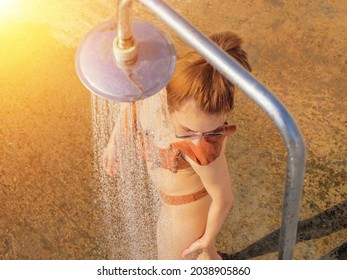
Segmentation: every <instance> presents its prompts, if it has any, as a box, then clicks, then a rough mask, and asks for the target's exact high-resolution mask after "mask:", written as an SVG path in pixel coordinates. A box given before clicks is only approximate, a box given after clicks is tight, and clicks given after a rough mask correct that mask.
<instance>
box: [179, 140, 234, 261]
mask: <svg viewBox="0 0 347 280" xmlns="http://www.w3.org/2000/svg"><path fill="white" fill-rule="evenodd" d="M225 145H226V139H225V140H224V143H223V149H222V152H221V154H220V156H219V157H218V158H217V159H216V160H214V161H213V162H211V163H210V164H208V165H206V166H200V165H198V164H197V163H195V162H194V161H192V160H191V159H190V158H188V157H187V160H188V162H189V163H190V164H191V166H192V167H193V169H194V170H195V172H196V173H197V174H198V175H199V176H200V178H201V180H202V182H203V184H204V186H205V188H206V190H207V191H208V193H209V195H210V196H211V198H212V202H211V206H210V209H209V212H208V216H207V224H206V229H205V233H204V235H203V236H202V237H201V238H200V239H199V240H197V241H195V242H194V243H192V244H191V246H189V248H187V249H186V250H184V252H183V256H186V255H188V254H191V253H193V252H199V253H200V252H204V253H207V254H209V253H213V252H214V254H216V250H215V240H216V236H217V234H218V232H219V230H220V229H221V227H222V225H223V223H224V220H225V218H226V217H227V215H228V213H229V210H230V209H231V208H232V206H233V193H232V188H231V182H230V177H229V171H228V165H227V161H226V158H225V154H224V151H225Z"/></svg>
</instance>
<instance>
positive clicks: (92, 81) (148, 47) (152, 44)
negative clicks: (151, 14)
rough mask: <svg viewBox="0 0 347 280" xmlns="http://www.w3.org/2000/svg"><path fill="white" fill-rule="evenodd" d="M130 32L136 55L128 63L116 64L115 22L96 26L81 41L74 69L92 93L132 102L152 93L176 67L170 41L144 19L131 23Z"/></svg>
mask: <svg viewBox="0 0 347 280" xmlns="http://www.w3.org/2000/svg"><path fill="white" fill-rule="evenodd" d="M132 29H133V37H134V38H135V39H134V40H135V43H136V52H133V53H132V57H131V58H129V61H130V62H129V63H122V62H121V61H119V57H121V58H122V56H119V53H118V55H117V53H116V52H115V47H114V44H116V40H117V38H118V35H119V34H118V33H119V30H117V21H116V20H110V21H108V22H105V23H102V24H100V25H98V26H97V27H95V28H94V29H92V30H91V31H90V32H89V33H88V34H87V35H86V36H85V38H84V40H83V41H82V42H81V44H80V46H79V47H78V50H77V55H76V70H77V74H78V76H79V78H80V79H81V81H82V83H83V84H84V85H85V86H86V87H87V88H88V89H89V90H90V91H91V92H92V93H94V94H96V95H98V96H101V97H103V98H106V99H109V100H112V101H121V102H133V101H136V100H141V99H145V98H147V97H150V96H152V95H154V94H156V93H157V92H159V91H160V90H161V89H162V88H163V87H165V85H166V84H167V83H168V81H169V80H170V78H171V76H172V74H173V72H174V70H175V66H176V52H175V48H174V46H173V44H172V42H171V40H170V39H169V38H168V36H166V35H165V34H164V33H162V32H161V31H159V30H157V29H156V28H155V27H154V26H153V25H152V24H150V23H149V22H146V21H144V20H138V19H137V20H133V21H132ZM120 51H122V50H121V49H120ZM123 58H124V56H123ZM125 58H126V56H125Z"/></svg>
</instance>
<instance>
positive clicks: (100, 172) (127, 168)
mask: <svg viewBox="0 0 347 280" xmlns="http://www.w3.org/2000/svg"><path fill="white" fill-rule="evenodd" d="M148 100H149V102H156V103H158V102H160V100H158V97H151V98H149V99H148ZM139 103H140V104H138V105H137V106H136V108H137V110H139V108H140V105H141V102H139ZM121 107H122V109H121ZM121 110H122V113H121ZM132 110H133V107H132V104H131V103H122V105H120V103H117V102H111V101H108V100H105V99H102V98H100V97H97V96H95V95H92V115H93V138H94V139H93V142H94V173H95V178H96V183H97V184H98V187H99V189H100V203H101V206H102V210H103V212H104V213H103V217H104V220H103V223H104V229H105V231H104V232H103V234H104V236H103V240H105V241H104V242H103V243H104V244H103V245H102V246H105V248H103V250H105V252H107V254H108V256H107V258H109V259H156V257H157V248H156V221H157V218H158V212H159V211H158V210H159V205H160V203H159V199H158V195H157V192H156V190H155V188H154V186H153V184H152V181H151V180H150V179H149V176H148V173H147V166H146V163H145V162H144V160H143V158H142V150H141V139H140V133H139V130H140V128H139V123H138V122H136V123H133V122H132V121H130V122H128V121H127V119H125V116H126V115H128V116H131V114H132V113H133V112H132ZM137 115H139V114H137ZM148 118H149V120H148V121H151V122H153V121H156V122H158V120H155V119H154V118H155V114H154V115H153V116H152V115H151V116H148ZM115 125H116V126H119V127H117V128H116V129H117V133H116V134H115V139H114V140H115V142H116V143H117V149H116V158H117V159H118V161H119V165H118V169H117V170H118V171H117V172H116V173H117V174H116V175H115V177H111V176H109V175H108V174H107V173H106V171H105V170H104V168H103V152H104V148H105V147H106V146H107V143H108V141H109V139H110V135H111V134H112V131H113V128H114V126H115ZM124 131H128V132H129V133H124ZM152 156H154V157H155V155H153V154H152Z"/></svg>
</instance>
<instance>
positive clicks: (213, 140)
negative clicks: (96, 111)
mask: <svg viewBox="0 0 347 280" xmlns="http://www.w3.org/2000/svg"><path fill="white" fill-rule="evenodd" d="M131 115H132V116H131V117H130V118H128V117H129V116H127V117H126V119H127V120H126V127H128V121H130V120H129V119H131V121H132V122H133V126H134V127H135V128H136V130H137V135H138V136H139V137H140V139H141V141H140V142H141V152H142V157H143V158H144V159H145V160H146V161H148V162H152V163H153V164H154V165H155V166H157V167H161V168H165V169H168V170H170V171H171V172H173V173H177V172H178V170H181V169H186V168H188V167H191V165H190V164H189V162H188V161H186V160H185V158H184V156H188V157H189V158H190V159H192V160H193V161H194V162H196V163H197V164H199V165H201V166H205V165H208V164H209V163H211V162H213V161H214V160H215V159H216V158H218V157H219V155H220V153H221V151H222V147H223V142H224V139H225V138H226V137H227V136H228V135H231V134H233V133H234V132H235V131H236V126H235V125H226V126H225V127H224V128H225V133H224V134H223V135H218V136H208V137H202V139H201V141H200V144H199V146H196V145H194V144H193V143H191V142H189V141H179V142H174V143H171V144H170V145H169V147H168V148H166V149H163V148H158V147H156V146H155V144H154V143H155V142H154V137H153V135H152V134H151V133H148V132H146V131H144V130H143V129H142V128H141V125H139V123H140V122H139V120H138V114H137V109H136V105H135V103H133V105H132V114H131Z"/></svg>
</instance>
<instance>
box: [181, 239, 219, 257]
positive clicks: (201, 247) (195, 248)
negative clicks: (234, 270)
mask: <svg viewBox="0 0 347 280" xmlns="http://www.w3.org/2000/svg"><path fill="white" fill-rule="evenodd" d="M194 253H196V254H198V258H197V259H198V260H221V259H222V258H221V257H220V255H218V253H217V249H216V247H215V245H214V243H213V244H205V242H204V237H201V238H199V239H198V240H196V241H195V242H193V243H192V244H191V245H190V246H189V247H188V248H187V249H185V250H184V251H183V253H182V257H183V258H185V257H186V256H188V255H190V254H194Z"/></svg>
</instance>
